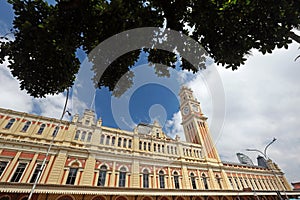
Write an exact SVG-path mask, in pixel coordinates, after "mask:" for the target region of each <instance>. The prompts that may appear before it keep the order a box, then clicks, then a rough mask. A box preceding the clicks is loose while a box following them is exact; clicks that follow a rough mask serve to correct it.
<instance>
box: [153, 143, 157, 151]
mask: <svg viewBox="0 0 300 200" xmlns="http://www.w3.org/2000/svg"><path fill="white" fill-rule="evenodd" d="M153 151H154V152H156V144H153Z"/></svg>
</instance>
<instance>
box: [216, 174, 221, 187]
mask: <svg viewBox="0 0 300 200" xmlns="http://www.w3.org/2000/svg"><path fill="white" fill-rule="evenodd" d="M216 179H217V182H218V185H219V188H220V189H222V183H221V178H220V177H219V175H218V174H217V175H216Z"/></svg>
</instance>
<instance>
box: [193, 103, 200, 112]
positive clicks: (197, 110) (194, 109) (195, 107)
mask: <svg viewBox="0 0 300 200" xmlns="http://www.w3.org/2000/svg"><path fill="white" fill-rule="evenodd" d="M192 109H193V111H195V112H199V107H198V106H197V105H195V104H194V105H192Z"/></svg>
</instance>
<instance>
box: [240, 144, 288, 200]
mask: <svg viewBox="0 0 300 200" xmlns="http://www.w3.org/2000/svg"><path fill="white" fill-rule="evenodd" d="M275 141H276V138H273V140H272V141H271V142H270V143H269V144H267V145H266V147H265V149H264V151H263V152H262V151H260V150H258V149H246V151H256V152H259V153H260V154H262V155H263V157H264V159H265V160H266V161H268V160H269V157H268V155H267V149H268V148H269V146H270V145H271V144H273V143H274V142H275ZM267 167H268V168H269V169H270V170H271V172H272V173H273V175H274V176H275V179H277V181H278V182H279V184H280V185H281V187H282V188H283V190H284V186H283V185H282V183H281V181H280V180H279V178H278V177H277V175H276V173H275V172H274V170H273V169H272V166H269V165H268V163H267ZM278 194H279V198H280V200H282V197H281V195H280V191H278ZM287 199H288V198H287Z"/></svg>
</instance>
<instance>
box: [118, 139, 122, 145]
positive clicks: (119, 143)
mask: <svg viewBox="0 0 300 200" xmlns="http://www.w3.org/2000/svg"><path fill="white" fill-rule="evenodd" d="M121 144H122V138H119V139H118V147H121Z"/></svg>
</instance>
